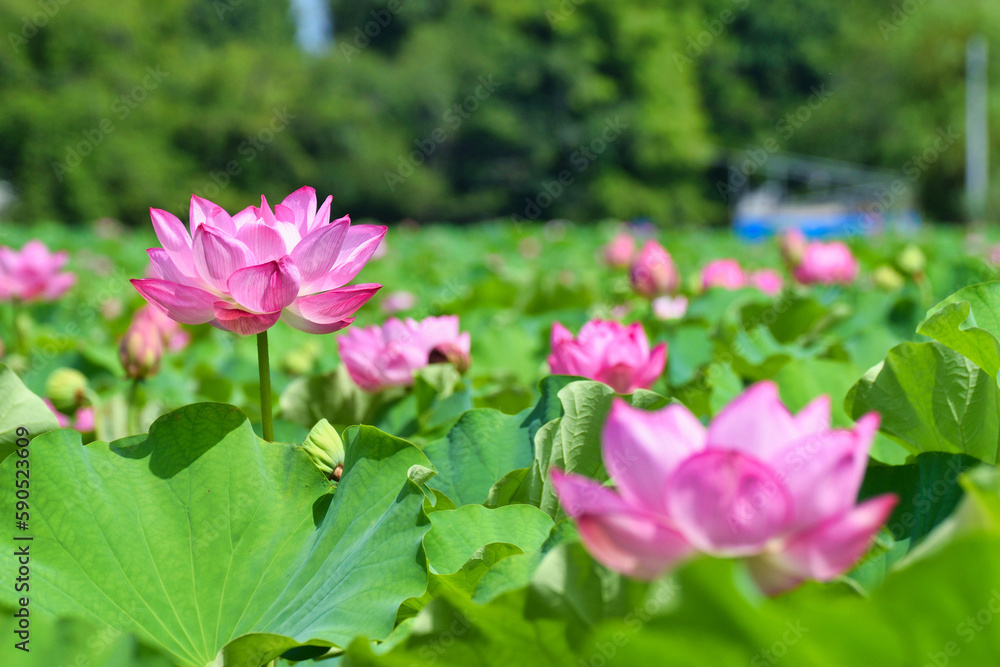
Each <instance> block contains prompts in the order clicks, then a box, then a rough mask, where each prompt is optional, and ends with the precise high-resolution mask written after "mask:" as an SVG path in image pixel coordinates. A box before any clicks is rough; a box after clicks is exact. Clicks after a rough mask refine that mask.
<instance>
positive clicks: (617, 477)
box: [602, 398, 705, 514]
mask: <svg viewBox="0 0 1000 667" xmlns="http://www.w3.org/2000/svg"><path fill="white" fill-rule="evenodd" d="M602 440H603V442H604V447H603V450H602V455H603V457H604V467H605V468H607V470H608V474H609V475H611V478H612V479H613V480H614V481H615V485H616V486H617V487H618V491H619V492H620V493H621V494H622V497H623V498H625V499H626V500H627V501H628V502H629V503H631V504H632V505H635V506H637V507H645V508H647V509H648V510H649V511H652V512H659V513H662V514H666V513H667V504H666V485H667V480H668V479H669V478H670V476H671V475H672V474H673V472H674V470H675V469H676V468H677V466H679V465H680V464H681V463H682V462H683V461H684V460H685V459H687V458H688V457H690V456H692V455H693V454H696V453H697V452H699V451H701V450H702V449H704V447H705V427H704V426H702V425H701V422H699V421H698V420H697V419H696V418H695V416H694V415H692V414H691V413H690V412H689V411H688V409H687V408H685V407H684V406H682V405H668V406H667V407H665V408H663V409H662V410H657V411H655V412H647V411H646V410H640V409H638V408H633V407H632V406H630V405H629V404H628V403H626V402H625V401H623V400H621V399H620V398H616V399H615V400H614V402H613V403H612V404H611V412H610V413H609V414H608V418H607V420H606V421H605V422H604V430H603V432H602Z"/></svg>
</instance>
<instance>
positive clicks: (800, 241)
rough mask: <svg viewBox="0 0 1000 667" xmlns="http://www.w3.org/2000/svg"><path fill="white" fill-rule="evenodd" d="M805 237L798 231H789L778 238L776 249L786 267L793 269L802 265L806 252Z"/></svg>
mask: <svg viewBox="0 0 1000 667" xmlns="http://www.w3.org/2000/svg"><path fill="white" fill-rule="evenodd" d="M806 245H807V242H806V237H805V234H803V233H802V231H801V230H799V229H789V230H788V231H787V232H785V233H784V234H782V235H781V236H779V237H778V249H779V250H780V251H781V256H782V257H783V258H784V260H785V263H786V264H788V266H790V267H792V268H795V267H796V266H798V265H799V264H801V263H802V257H803V256H804V255H805V252H806Z"/></svg>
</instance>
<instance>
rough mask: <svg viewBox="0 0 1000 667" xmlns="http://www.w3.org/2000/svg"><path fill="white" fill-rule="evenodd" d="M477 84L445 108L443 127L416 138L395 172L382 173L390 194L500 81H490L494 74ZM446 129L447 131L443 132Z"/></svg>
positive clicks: (402, 156)
mask: <svg viewBox="0 0 1000 667" xmlns="http://www.w3.org/2000/svg"><path fill="white" fill-rule="evenodd" d="M477 81H479V85H478V86H476V88H475V90H474V91H473V92H472V93H471V94H470V95H467V96H466V97H465V99H463V100H462V101H461V102H455V103H454V104H453V105H452V106H451V107H450V108H448V109H446V110H445V112H444V113H443V114H441V119H442V120H443V121H444V123H443V124H442V125H439V126H437V127H436V128H434V130H433V131H431V133H430V134H429V135H427V136H426V137H424V138H423V139H415V140H414V141H413V144H414V145H415V146H416V148H415V149H413V150H412V151H410V152H409V153H407V154H406V155H400V156H399V162H398V164H397V165H396V171H388V170H386V171H385V172H383V175H384V176H385V184H386V186H388V188H389V192H395V191H396V187H397V186H398V185H400V184H401V183H403V182H404V181H405V180H406V179H408V178H409V177H410V176H413V174H414V173H415V172H416V169H417V167H419V166H421V165H422V164H424V163H425V162H426V161H427V159H428V158H429V157H430V156H431V155H433V154H434V153H435V151H437V148H438V146H439V145H441V144H443V143H444V142H445V141H447V140H448V137H449V136H450V135H449V131H450V132H452V133H453V132H455V131H456V130H458V128H460V127H462V123H464V122H465V120H466V119H467V118H468V117H469V116H471V115H472V114H473V113H475V112H476V111H477V110H478V109H479V107H480V105H481V104H482V103H483V102H485V101H486V100H488V99H489V98H490V96H491V95H493V93H494V92H495V91H496V89H497V88H499V87H500V86H501V85H502V84H501V83H500V82H499V81H495V80H494V79H493V75H492V74H490V75H489V76H482V75H480V77H479V78H478V79H477ZM445 127H447V128H448V130H446V129H445Z"/></svg>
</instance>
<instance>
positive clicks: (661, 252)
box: [629, 239, 680, 299]
mask: <svg viewBox="0 0 1000 667" xmlns="http://www.w3.org/2000/svg"><path fill="white" fill-rule="evenodd" d="M629 281H630V282H631V283H632V289H634V290H635V291H636V292H637V293H639V294H641V295H642V296H644V297H646V298H647V299H652V298H654V297H657V296H660V295H661V294H672V293H674V292H676V291H677V286H678V285H679V284H680V275H679V274H678V273H677V267H676V266H675V265H674V260H673V258H671V257H670V253H668V252H667V251H666V249H664V247H663V246H661V245H660V244H659V243H657V242H656V241H654V240H653V239H650V240H649V241H646V244H645V245H643V246H642V250H640V251H639V255H638V256H637V257H636V258H635V259H634V260H633V261H632V267H631V268H630V269H629Z"/></svg>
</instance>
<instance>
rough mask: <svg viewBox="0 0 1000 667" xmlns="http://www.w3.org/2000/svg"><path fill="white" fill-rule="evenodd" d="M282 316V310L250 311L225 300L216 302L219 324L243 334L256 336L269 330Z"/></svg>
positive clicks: (228, 329)
mask: <svg viewBox="0 0 1000 667" xmlns="http://www.w3.org/2000/svg"><path fill="white" fill-rule="evenodd" d="M280 316H281V312H280V311H279V312H276V313H248V312H247V311H245V310H243V309H241V308H238V307H236V306H233V305H232V304H230V303H226V302H225V301H216V302H215V320H216V322H218V325H217V326H218V327H219V328H220V329H225V330H226V331H232V332H233V333H237V334H240V335H241V336H255V335H257V334H259V333H263V332H264V331H267V330H268V329H270V328H271V327H273V326H274V324H275V322H277V321H278V318H279V317H280Z"/></svg>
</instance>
